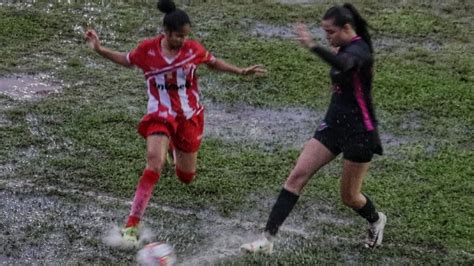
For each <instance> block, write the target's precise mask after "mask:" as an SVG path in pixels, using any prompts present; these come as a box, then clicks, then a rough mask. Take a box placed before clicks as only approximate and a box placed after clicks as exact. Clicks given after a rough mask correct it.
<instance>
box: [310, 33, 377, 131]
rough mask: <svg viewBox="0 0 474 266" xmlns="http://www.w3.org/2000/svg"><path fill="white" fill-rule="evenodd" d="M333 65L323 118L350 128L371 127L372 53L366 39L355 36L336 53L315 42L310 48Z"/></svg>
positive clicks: (335, 124) (334, 125)
mask: <svg viewBox="0 0 474 266" xmlns="http://www.w3.org/2000/svg"><path fill="white" fill-rule="evenodd" d="M312 51H313V52H315V53H316V54H317V55H319V56H320V57H321V58H322V59H323V60H324V61H326V62H327V63H329V64H330V65H331V66H332V68H331V71H330V76H331V81H332V90H333V93H332V97H331V103H330V105H329V109H328V111H327V113H326V117H325V118H324V122H325V123H326V124H327V125H328V126H330V127H332V128H335V129H342V130H344V131H349V132H367V131H373V130H375V129H376V127H377V120H376V118H375V113H374V108H373V106H372V96H371V88H372V76H373V72H372V69H373V64H374V60H373V56H372V53H371V51H370V48H369V46H368V45H367V43H366V42H365V41H364V40H363V39H362V38H360V37H355V38H353V39H352V41H351V42H350V43H349V44H347V45H346V46H343V47H340V49H339V51H338V52H337V54H335V53H332V52H331V51H329V50H327V49H325V48H323V47H320V46H316V47H314V48H313V49H312Z"/></svg>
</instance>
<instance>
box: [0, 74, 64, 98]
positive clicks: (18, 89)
mask: <svg viewBox="0 0 474 266" xmlns="http://www.w3.org/2000/svg"><path fill="white" fill-rule="evenodd" d="M47 78H49V76H48V75H40V76H14V77H4V78H0V93H1V94H4V95H7V96H9V97H11V98H13V99H15V100H34V99H37V98H40V97H42V96H45V95H49V94H51V93H57V92H59V91H60V87H59V86H57V85H53V84H50V83H48V82H47V81H46V79H47Z"/></svg>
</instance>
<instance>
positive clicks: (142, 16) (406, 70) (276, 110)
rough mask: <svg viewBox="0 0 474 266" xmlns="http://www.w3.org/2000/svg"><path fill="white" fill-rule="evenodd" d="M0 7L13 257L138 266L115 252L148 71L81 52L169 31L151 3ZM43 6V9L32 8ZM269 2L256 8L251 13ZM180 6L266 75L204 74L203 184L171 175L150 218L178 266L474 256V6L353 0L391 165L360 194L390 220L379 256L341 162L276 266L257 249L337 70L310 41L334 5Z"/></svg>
mask: <svg viewBox="0 0 474 266" xmlns="http://www.w3.org/2000/svg"><path fill="white" fill-rule="evenodd" d="M13 2H15V1H2V2H0V3H1V5H0V44H1V45H0V54H1V56H0V145H1V146H0V147H1V148H0V195H1V199H2V200H1V201H0V216H1V217H2V218H1V219H0V230H1V232H2V234H0V264H134V261H135V254H136V251H120V250H116V249H113V248H110V247H108V246H106V245H104V244H103V243H102V237H103V234H104V232H106V231H107V229H108V228H110V226H111V224H117V225H122V224H123V223H124V221H125V219H126V216H127V214H128V211H129V207H130V201H131V199H132V197H133V193H134V189H135V185H136V183H137V180H138V177H139V175H140V174H141V171H142V170H143V168H144V166H145V160H144V152H145V142H144V140H143V139H142V138H141V137H139V135H138V134H137V133H136V125H137V123H138V121H139V119H140V118H141V117H142V115H143V114H144V113H145V111H146V99H147V98H146V97H147V95H146V88H145V83H144V80H143V76H142V74H141V73H140V71H139V70H137V69H125V68H121V67H119V66H116V65H114V64H112V63H111V62H108V61H106V60H105V59H103V58H101V57H100V56H98V55H96V54H95V53H93V52H92V51H91V50H90V49H89V48H88V47H87V45H85V44H84V42H83V39H82V34H83V32H84V29H85V28H86V27H94V28H95V29H96V30H97V31H98V33H99V36H101V39H102V41H103V44H104V45H105V46H107V47H110V48H113V49H117V50H120V51H127V50H130V49H131V48H133V47H135V45H136V44H137V43H138V42H139V41H140V40H142V39H144V38H146V37H151V36H154V35H156V34H157V33H158V32H159V27H160V25H161V22H162V14H161V13H159V11H158V10H157V9H156V8H155V2H154V1H150V2H147V1H136V2H133V1H129V3H118V2H116V1H113V3H112V2H107V1H86V2H85V1H70V2H73V3H69V4H68V3H64V1H63V3H58V2H59V1H58V2H53V1H50V2H47V1H35V3H18V2H19V1H16V2H15V3H13ZM30 2H33V1H30ZM253 2H257V3H253ZM288 2H292V1H280V3H278V2H277V1H273V2H269V1H183V2H181V4H178V6H179V7H180V8H183V9H184V10H186V11H187V12H188V13H189V15H190V17H191V19H192V21H193V29H194V32H193V36H192V37H193V38H196V39H198V40H200V41H201V42H202V43H203V44H204V45H205V46H206V47H207V48H208V49H209V50H210V51H212V52H213V53H214V55H215V56H217V57H220V58H224V59H225V60H227V61H229V62H232V63H234V64H237V65H239V66H246V65H250V64H255V63H261V64H263V65H265V67H266V68H267V69H268V74H267V75H266V76H264V77H257V78H255V77H237V76H231V75H226V74H219V73H213V72H212V71H209V70H207V69H206V68H205V67H204V66H201V67H200V69H199V74H200V77H201V88H202V94H203V95H202V97H203V99H204V103H205V104H206V106H207V109H206V119H207V121H206V134H205V139H204V141H203V145H202V148H201V151H200V154H199V166H198V176H199V177H198V179H197V180H196V182H194V183H193V184H191V185H189V186H185V185H183V184H181V183H180V182H179V181H178V180H177V178H176V177H175V176H174V171H172V169H165V171H164V173H163V174H162V178H161V180H160V182H159V183H158V185H157V187H156V189H155V191H154V196H153V198H152V200H151V201H150V202H151V205H150V207H149V208H148V209H147V213H146V215H145V218H144V223H145V225H146V227H148V228H150V229H151V230H152V231H153V232H155V234H156V236H155V239H156V240H157V241H158V240H159V241H168V242H169V243H171V244H173V245H174V247H175V249H176V252H177V254H178V261H179V263H180V264H182V265H209V264H221V265H230V264H232V265H234V264H235V265H250V264H257V265H259V264H260V265H261V264H266V265H268V264H270V265H274V264H280V265H315V264H329V263H330V264H333V263H342V264H366V263H374V264H466V265H472V264H473V263H474V244H473V240H474V230H473V228H474V227H473V223H472V220H473V218H474V211H473V208H472V206H473V205H474V199H473V196H472V195H474V170H473V165H474V153H473V150H474V146H473V129H474V90H473V87H474V52H473V51H474V42H473V41H474V37H473V36H474V30H473V29H474V6H473V4H472V3H471V2H470V1H461V0H459V1H432V2H430V1H354V2H353V3H354V4H355V5H356V6H357V7H358V8H359V9H360V11H361V13H362V14H363V15H364V16H365V17H366V18H367V20H368V21H369V23H370V24H371V25H372V27H373V28H374V29H375V31H373V39H374V44H375V50H376V76H375V83H374V95H373V97H374V101H375V105H376V111H377V114H378V119H379V120H380V131H381V135H382V141H383V144H384V148H385V153H386V154H385V155H384V156H379V157H376V158H375V159H374V161H373V165H372V168H371V170H370V172H369V175H368V176H367V178H366V182H365V185H364V188H365V189H364V191H365V192H366V193H367V194H368V195H370V196H371V198H372V199H373V200H374V201H375V203H376V206H377V208H378V209H379V210H381V211H383V212H385V213H386V214H387V216H388V219H389V220H388V225H387V227H386V232H385V236H384V246H383V247H382V248H380V249H378V250H375V251H369V250H366V249H364V248H363V247H362V245H361V244H360V241H361V240H363V238H364V237H365V230H366V224H365V222H364V220H363V219H362V218H360V217H358V216H357V215H356V214H355V213H353V211H352V210H350V209H348V208H346V207H344V206H343V204H342V203H341V201H340V199H339V180H338V177H339V176H340V174H341V166H342V164H341V163H342V161H341V160H340V159H338V160H336V161H334V162H333V163H332V164H330V165H328V166H326V167H325V168H324V169H323V170H322V171H321V172H320V173H318V174H317V175H316V176H314V177H313V179H312V180H311V181H310V183H309V184H308V185H307V187H306V188H305V190H304V193H303V196H302V197H301V198H300V201H299V202H298V204H297V206H296V207H295V210H294V211H293V213H292V215H291V216H290V217H289V218H288V220H287V221H286V222H285V224H284V226H283V228H282V231H281V235H280V237H279V239H278V240H277V242H276V246H275V248H276V252H275V254H274V255H273V256H271V257H269V256H249V255H242V254H240V252H239V246H240V244H242V243H244V242H246V241H249V240H253V239H255V234H257V233H259V232H260V231H261V230H262V229H263V226H264V223H265V222H266V219H267V216H268V214H269V212H270V208H271V206H272V204H273V203H274V200H275V199H276V196H277V194H278V191H279V190H280V188H281V185H282V183H283V181H284V180H285V178H286V176H287V175H288V173H289V171H290V170H291V168H292V167H293V165H294V163H295V160H296V158H297V156H298V154H299V151H300V149H301V147H302V146H303V144H304V142H305V141H306V140H307V139H309V138H311V137H312V135H313V131H314V130H315V128H316V127H317V125H318V124H319V122H320V120H321V119H322V117H323V115H324V113H325V110H326V108H327V105H328V103H329V97H330V90H329V85H330V83H329V77H328V70H329V68H328V66H326V65H325V64H324V63H323V62H321V60H319V59H317V58H316V57H315V56H313V55H311V54H310V53H309V52H307V51H305V50H304V49H302V48H300V47H299V46H298V44H297V43H296V42H295V41H293V40H292V39H291V38H292V36H293V35H292V25H293V24H294V23H296V22H297V21H300V20H303V21H305V22H306V23H308V24H309V25H310V26H311V28H312V32H313V33H314V34H315V36H317V37H318V38H323V37H324V36H323V33H322V31H321V29H319V27H318V25H319V22H320V17H321V16H322V14H323V13H324V11H325V10H326V9H327V8H328V7H330V6H331V3H332V2H331V1H295V2H302V3H298V4H294V3H293V4H288Z"/></svg>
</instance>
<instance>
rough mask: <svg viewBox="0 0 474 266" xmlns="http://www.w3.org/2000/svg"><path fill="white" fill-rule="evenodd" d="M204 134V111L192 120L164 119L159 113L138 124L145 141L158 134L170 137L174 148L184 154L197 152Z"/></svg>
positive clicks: (145, 117) (170, 117)
mask: <svg viewBox="0 0 474 266" xmlns="http://www.w3.org/2000/svg"><path fill="white" fill-rule="evenodd" d="M203 132H204V111H201V112H200V113H199V114H197V115H194V116H193V117H191V118H190V119H186V118H184V117H183V118H174V117H172V116H168V117H167V118H163V117H161V116H158V113H151V114H147V115H145V116H144V117H143V118H142V120H141V121H140V123H139V124H138V133H139V134H140V135H141V136H142V137H144V138H145V139H146V138H147V137H148V136H150V135H152V134H156V133H162V134H165V135H166V136H168V137H169V138H170V140H171V142H172V143H173V145H174V147H175V148H177V149H178V150H180V151H184V152H196V151H198V150H199V147H200V146H201V139H202V135H203Z"/></svg>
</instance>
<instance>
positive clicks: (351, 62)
mask: <svg viewBox="0 0 474 266" xmlns="http://www.w3.org/2000/svg"><path fill="white" fill-rule="evenodd" d="M311 50H312V51H313V53H315V54H317V55H318V56H319V57H321V59H323V60H324V61H325V62H326V63H328V64H329V65H331V66H333V67H335V68H336V69H338V70H339V71H342V72H346V71H349V70H351V69H353V68H354V67H356V66H357V63H358V62H357V61H358V58H357V57H356V56H354V55H353V54H351V53H347V52H342V53H338V54H334V53H333V52H331V51H330V50H328V49H326V48H324V47H322V46H319V45H317V46H315V47H313V48H312V49H311Z"/></svg>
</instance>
